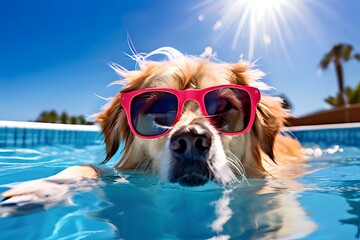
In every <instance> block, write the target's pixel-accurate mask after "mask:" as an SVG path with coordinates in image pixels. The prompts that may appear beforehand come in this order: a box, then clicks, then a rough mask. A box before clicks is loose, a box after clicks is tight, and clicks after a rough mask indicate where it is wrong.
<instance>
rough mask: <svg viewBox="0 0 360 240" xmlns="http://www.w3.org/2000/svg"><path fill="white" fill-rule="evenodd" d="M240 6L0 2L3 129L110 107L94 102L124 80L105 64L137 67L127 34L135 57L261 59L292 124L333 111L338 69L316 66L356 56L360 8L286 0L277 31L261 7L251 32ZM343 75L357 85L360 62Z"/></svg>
mask: <svg viewBox="0 0 360 240" xmlns="http://www.w3.org/2000/svg"><path fill="white" fill-rule="evenodd" d="M244 1H245V0H237V1H236V0H233V1H230V0H224V1H213V0H204V1H195V0H191V1H190V0H172V1H163V0H131V1H130V0H129V1H125V0H122V1H120V0H106V1H93V0H86V1H85V0H83V1H81V0H78V1H73V0H61V1H60V0H42V1H40V0H33V1H25V0H2V1H0V110H1V111H0V120H17V121H27V120H35V119H36V117H37V116H38V115H39V114H40V113H41V112H42V111H44V110H51V109H55V110H56V111H58V112H62V111H66V112H68V113H69V114H70V115H78V114H83V115H91V114H93V113H96V112H98V111H99V110H100V107H101V106H102V105H103V104H104V103H105V101H104V100H102V99H99V98H98V97H97V96H96V95H95V94H97V95H100V96H103V97H109V96H111V95H113V94H115V93H116V92H117V91H118V90H119V87H118V86H113V87H109V88H107V87H106V86H107V85H108V84H109V83H110V82H112V81H114V80H117V79H118V77H117V76H116V74H115V73H114V72H113V71H112V70H111V69H110V68H109V67H108V66H107V63H108V62H117V63H119V64H120V65H123V66H125V67H126V68H128V69H133V68H135V63H134V62H133V61H132V60H131V59H129V57H127V56H126V55H125V54H124V53H130V50H129V47H128V43H127V34H129V35H130V37H131V39H132V42H133V43H134V45H135V47H136V49H137V51H138V52H150V51H152V50H155V49H157V48H159V47H163V46H171V47H174V48H176V49H178V50H180V51H181V52H183V53H186V54H195V55H200V54H201V53H202V52H203V51H204V49H205V48H206V47H209V46H210V47H211V48H212V49H213V51H215V52H216V53H217V58H218V59H220V60H222V61H228V62H236V61H237V60H238V59H239V57H240V56H243V58H245V59H249V58H251V60H255V59H258V61H257V65H258V67H259V68H260V69H262V70H263V71H265V72H266V73H267V76H266V78H265V79H264V81H265V82H266V83H267V84H269V85H271V86H274V87H275V88H276V91H274V92H273V93H272V94H285V95H286V96H287V98H288V99H289V100H290V102H291V103H292V105H293V113H294V114H295V115H296V116H302V115H306V114H309V113H312V112H315V111H319V110H322V109H326V108H328V106H327V104H326V103H325V102H324V101H323V99H324V98H326V97H327V96H329V95H335V94H336V92H337V91H338V88H337V81H336V76H335V70H334V68H333V66H330V68H329V69H328V70H326V71H324V72H322V73H320V72H319V70H318V66H319V62H320V60H321V58H322V57H323V56H324V54H325V53H326V52H327V51H329V50H330V48H331V47H332V45H333V44H335V43H338V42H341V43H349V44H352V45H353V46H354V48H355V49H354V50H355V52H360V31H359V29H360V15H359V12H360V1H358V0H281V2H282V3H281V4H282V5H279V9H280V11H278V10H277V11H276V12H274V15H273V16H275V17H276V19H277V21H276V22H274V20H273V19H274V18H271V12H270V11H269V9H266V7H269V6H264V7H259V6H255V7H254V8H256V11H261V13H260V14H259V13H258V16H257V19H256V20H255V21H254V22H253V23H254V24H253V25H251V26H252V27H253V28H250V27H248V26H250V23H251V21H250V18H245V17H244V16H246V12H245V8H244V7H238V8H236V7H233V6H235V5H234V4H235V3H236V2H244ZM257 1H258V2H259V3H260V2H261V0H257ZM272 1H276V0H272ZM278 1H280V0H278ZM245 2H246V1H245ZM261 6H262V5H261ZM241 18H244V21H243V22H244V26H243V28H242V30H241V31H240V34H238V35H237V34H236V29H237V27H238V26H239V23H240V21H241ZM254 29H255V30H254ZM344 72H345V84H346V85H347V86H352V87H354V86H355V85H356V84H357V83H358V82H360V62H357V61H355V60H353V61H349V62H347V63H345V64H344Z"/></svg>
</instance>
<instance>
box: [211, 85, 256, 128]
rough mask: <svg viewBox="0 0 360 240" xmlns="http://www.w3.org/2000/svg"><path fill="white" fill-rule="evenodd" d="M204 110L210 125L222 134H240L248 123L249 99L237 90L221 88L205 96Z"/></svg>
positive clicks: (242, 91)
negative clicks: (208, 117)
mask: <svg viewBox="0 0 360 240" xmlns="http://www.w3.org/2000/svg"><path fill="white" fill-rule="evenodd" d="M204 102H205V108H206V111H207V113H208V115H209V116H210V118H211V121H212V123H213V124H214V125H215V126H216V127H217V128H218V129H219V130H221V131H223V132H240V131H242V130H244V129H245V128H246V127H247V126H248V124H249V121H250V115H251V99H250V96H249V94H248V93H247V92H246V91H244V90H241V89H237V88H222V89H216V90H214V91H211V92H209V93H207V94H206V95H205V99H204Z"/></svg>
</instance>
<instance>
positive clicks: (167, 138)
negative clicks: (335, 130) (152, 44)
mask: <svg viewBox="0 0 360 240" xmlns="http://www.w3.org/2000/svg"><path fill="white" fill-rule="evenodd" d="M158 53H160V54H164V55H166V56H168V60H167V61H147V60H146V57H145V58H143V59H139V58H138V64H139V69H138V70H135V71H127V70H125V69H124V68H122V67H121V66H118V65H116V64H112V65H111V66H112V67H113V69H114V70H115V71H116V72H117V73H118V74H119V75H120V76H121V78H122V80H120V81H117V82H114V83H113V84H122V85H124V87H123V88H122V90H121V91H120V92H119V93H118V94H117V95H116V96H115V97H114V98H113V100H112V102H111V103H110V105H108V106H106V107H105V109H104V111H103V112H102V113H100V114H99V115H97V121H98V122H99V123H100V125H101V127H102V131H103V134H104V139H105V143H106V159H105V161H104V162H107V161H108V160H109V159H110V158H111V157H112V156H113V155H114V154H115V153H116V152H117V151H118V148H119V146H120V142H121V141H122V142H123V143H124V148H123V149H122V156H121V159H120V160H119V162H118V163H117V164H116V166H115V167H116V168H118V169H121V170H128V169H137V168H141V169H147V170H150V171H153V172H154V173H155V174H157V175H158V176H159V178H160V180H162V181H170V182H178V183H180V184H182V185H187V186H194V185H202V184H204V183H206V182H207V181H209V180H214V181H216V182H217V183H219V184H227V183H231V182H234V181H238V180H239V179H241V178H245V177H249V178H253V177H255V178H261V177H264V176H269V175H272V176H276V174H277V173H279V171H277V170H276V167H275V168H274V166H275V165H276V164H278V165H279V164H280V165H283V164H286V163H290V162H293V161H296V160H298V159H299V158H300V157H301V154H302V150H301V145H300V144H299V143H298V142H297V141H296V140H294V139H292V138H290V137H288V136H283V135H281V134H280V131H281V130H282V128H283V127H284V123H285V121H286V118H287V117H288V116H289V113H288V110H285V109H284V108H283V107H282V101H281V99H279V98H277V97H273V96H269V95H265V94H263V95H261V99H260V101H259V102H258V103H251V104H253V107H254V115H255V116H254V119H253V123H251V126H249V129H248V131H246V132H244V133H242V134H236V133H235V134H223V132H224V131H221V130H222V129H220V128H225V129H226V130H225V131H229V132H230V131H232V130H234V131H237V130H238V129H242V126H243V125H244V121H246V119H245V118H246V117H248V116H244V115H246V114H248V113H247V112H246V111H245V110H244V108H247V107H248V106H245V105H246V104H249V103H242V102H241V101H240V100H242V99H240V100H239V99H237V96H235V95H236V94H238V93H237V92H236V91H234V90H233V89H232V88H231V87H227V88H226V90H222V91H223V92H224V91H227V92H224V93H222V94H224V95H226V96H216V97H214V99H213V101H217V103H207V104H208V105H210V104H213V105H215V106H214V107H215V108H217V109H216V110H215V112H214V113H212V114H213V115H212V116H209V114H207V113H205V114H204V111H203V110H202V106H201V104H202V103H199V101H201V100H202V99H200V100H199V99H195V100H194V99H192V98H191V97H188V98H186V100H185V101H183V103H182V104H181V106H179V108H180V110H179V111H181V114H180V116H179V117H178V120H177V121H175V123H169V124H168V123H166V125H167V126H168V127H167V129H166V134H165V135H161V134H160V135H161V136H160V137H157V136H155V137H152V136H151V134H152V133H146V131H156V129H155V130H154V129H151V128H155V127H156V126H155V127H154V126H149V125H152V124H153V123H154V122H156V121H160V122H161V121H168V120H164V119H162V117H156V116H155V117H154V116H153V115H154V113H148V112H146V111H154V112H156V111H159V110H158V109H150V110H148V109H145V110H137V109H136V110H134V109H133V112H135V111H144V112H146V113H138V115H141V116H143V118H146V117H147V118H148V119H140V118H141V116H135V117H134V116H127V115H130V113H126V111H125V110H126V109H124V106H123V104H122V98H123V96H124V95H125V94H126V93H129V92H130V93H131V92H133V91H139V90H142V89H152V90H151V93H149V92H148V93H145V94H140V97H138V98H146V99H145V100H143V99H137V102H136V101H135V100H134V102H136V103H133V105H135V104H137V105H141V107H143V108H149V106H146V104H147V103H149V102H150V105H151V104H153V105H154V104H158V105H159V106H158V108H166V106H162V105H161V103H158V102H159V101H164V102H166V101H167V102H168V104H169V105H170V104H172V101H174V100H173V99H167V96H156V95H157V94H159V93H157V89H176V90H180V91H183V90H194V91H196V90H204V89H205V90H206V89H209V88H210V89H211V88H214V87H215V88H216V87H217V86H229V85H230V86H231V85H236V86H245V87H257V86H259V87H262V88H266V87H267V86H266V85H265V84H264V83H262V82H260V80H261V78H262V77H263V76H264V74H263V73H262V72H261V71H259V70H257V69H255V68H253V66H252V65H251V64H250V63H249V62H245V61H241V62H238V63H233V64H228V63H223V62H212V61H210V59H208V58H199V57H193V56H185V55H183V54H181V53H180V52H178V51H177V50H175V49H171V48H162V49H159V50H157V51H155V52H152V53H150V54H149V55H148V56H147V57H149V56H151V55H154V54H158ZM140 57H141V56H140ZM144 59H145V60H144ZM257 91H258V90H257ZM191 93H192V94H194V95H196V94H198V92H191ZM199 94H201V93H199ZM210 94H211V93H210ZM210 94H208V95H210ZM219 94H220V93H219ZM142 95H144V96H142ZM188 95H189V94H188ZM151 98H159V99H160V100H150V99H151ZM162 98H163V99H162ZM199 98H201V97H199ZM240 98H241V97H240ZM234 99H235V100H234ZM208 101H209V102H210V100H208ZM154 102H155V103H154ZM178 104H179V103H178ZM242 104H243V105H244V106H242ZM164 105H166V104H164ZM206 107H207V106H206ZM129 108H131V107H129ZM133 108H135V107H133ZM137 108H140V106H139V107H138V106H137ZM169 108H170V107H169ZM173 108H174V109H175V108H176V107H173ZM209 108H210V107H209ZM221 108H224V109H221ZM129 111H130V110H129ZM164 111H165V110H164ZM232 112H238V115H236V114H234V113H232ZM136 114H137V113H134V114H133V115H136ZM151 114H153V115H152V117H150V118H151V119H150V118H149V116H148V115H151ZM145 115H146V117H144V116H145ZM214 115H216V116H215V117H214ZM227 115H228V116H227ZM131 117H133V118H137V119H135V120H134V119H131ZM171 117H173V116H170V117H168V118H171ZM215 118H217V119H215ZM229 118H231V120H230V119H229ZM154 119H155V120H154ZM133 121H137V123H136V124H137V125H138V128H140V131H143V132H145V135H146V134H148V135H150V137H149V136H145V138H144V137H143V136H139V134H136V133H137V132H136V131H137V130H134V129H133V128H134V126H130V124H132V125H134V124H135V123H133ZM221 121H223V122H224V123H219V122H221ZM247 121H248V120H247ZM230 122H231V124H233V125H235V126H233V127H232V128H233V129H230V127H229V126H225V127H223V126H218V125H219V124H225V125H226V124H228V125H229V124H230ZM236 125H239V126H236ZM145 128H146V129H151V130H144V129H145ZM236 128H238V129H236ZM164 129H165V127H164ZM134 133H135V134H134ZM225 133H226V132H225ZM280 173H281V172H280Z"/></svg>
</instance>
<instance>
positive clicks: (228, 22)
mask: <svg viewBox="0 0 360 240" xmlns="http://www.w3.org/2000/svg"><path fill="white" fill-rule="evenodd" d="M309 1H310V0H222V1H219V0H215V1H214V0H207V1H204V2H203V3H202V4H201V5H199V6H198V7H197V9H198V10H200V11H202V13H201V15H199V21H200V20H201V21H203V20H204V18H205V16H206V15H205V14H214V13H218V14H220V19H218V20H217V21H216V23H215V24H214V25H213V30H214V31H217V32H216V33H217V34H216V35H217V36H216V38H217V39H218V40H219V39H222V37H224V35H227V36H228V35H229V34H232V35H233V37H232V42H231V47H232V49H237V48H238V46H239V44H240V43H239V41H240V39H241V40H242V42H241V44H243V39H246V38H247V39H248V56H247V57H248V58H249V59H252V58H253V57H254V51H255V46H256V45H262V46H264V47H267V46H269V45H270V44H276V45H277V46H280V47H281V48H282V50H283V51H284V53H285V54H286V55H288V54H287V49H286V39H287V38H291V36H292V35H293V32H292V31H293V30H292V26H291V23H294V22H295V23H301V24H305V25H310V26H309V28H311V27H312V26H311V23H310V18H312V17H313V16H311V12H310V11H309V10H308V7H307V4H308V3H309ZM307 18H309V19H307Z"/></svg>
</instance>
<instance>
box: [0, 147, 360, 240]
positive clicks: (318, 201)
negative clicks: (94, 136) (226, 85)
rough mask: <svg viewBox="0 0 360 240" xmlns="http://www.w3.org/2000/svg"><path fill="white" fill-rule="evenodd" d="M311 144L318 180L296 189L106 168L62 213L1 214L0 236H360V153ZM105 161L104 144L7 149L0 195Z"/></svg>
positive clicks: (38, 209)
mask: <svg viewBox="0 0 360 240" xmlns="http://www.w3.org/2000/svg"><path fill="white" fill-rule="evenodd" d="M303 145H304V150H305V151H306V152H307V154H308V155H309V156H310V158H311V160H310V162H309V164H308V165H307V166H306V169H307V170H308V171H309V174H307V175H304V176H301V177H299V178H298V179H296V182H292V181H285V180H284V181H282V180H261V179H249V180H248V181H242V182H241V183H238V184H234V185H230V186H226V187H221V186H218V185H216V184H214V183H209V184H206V185H205V186H201V187H194V188H188V187H181V186H179V185H177V184H167V183H159V182H158V181H157V179H156V177H154V176H151V175H148V174H144V173H141V172H126V173H121V174H120V173H118V172H116V171H114V170H112V169H111V168H110V166H111V164H114V163H115V162H114V161H112V162H110V163H109V165H108V166H103V168H104V169H107V170H105V175H104V177H103V178H102V179H101V181H99V182H97V183H96V184H93V185H92V187H91V188H86V189H75V190H74V191H73V192H71V193H70V194H68V195H67V196H66V198H67V200H66V201H63V202H61V203H59V204H57V205H55V206H51V205H45V206H38V205H37V206H34V205H28V206H26V205H25V206H24V207H22V209H21V211H20V212H10V213H11V214H9V211H8V208H4V206H2V207H0V215H2V217H0V234H1V235H0V236H1V237H0V238H1V239H119V238H125V239H211V238H212V239H229V238H231V239H234V238H235V239H274V238H285V239H289V238H290V239H299V238H302V239H339V238H342V239H356V238H359V234H360V230H359V229H360V157H359V156H360V148H359V147H354V146H342V145H321V146H318V145H315V144H314V143H307V142H304V143H303ZM103 156H104V146H103V145H92V146H84V147H76V146H71V145H57V146H37V147H33V148H31V149H28V148H19V147H15V148H14V147H5V148H1V149H0V192H2V191H5V190H6V189H8V184H10V183H13V182H22V181H28V180H33V179H38V178H42V177H48V176H50V175H53V174H55V173H57V172H59V171H61V170H62V169H64V168H66V167H68V166H75V165H81V164H98V163H100V162H101V161H102V160H103ZM124 178H126V180H124ZM10 207H11V206H10ZM11 215H14V216H11Z"/></svg>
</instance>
